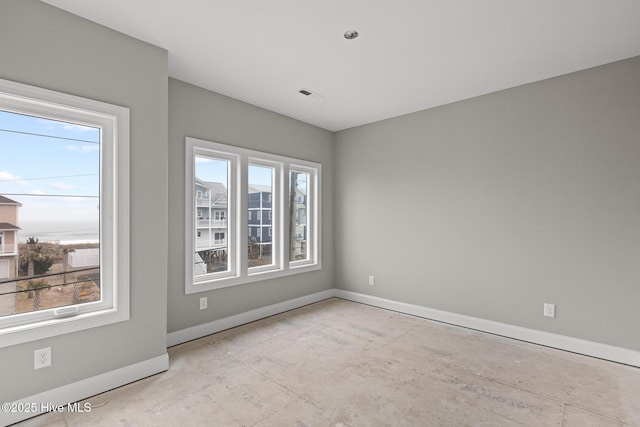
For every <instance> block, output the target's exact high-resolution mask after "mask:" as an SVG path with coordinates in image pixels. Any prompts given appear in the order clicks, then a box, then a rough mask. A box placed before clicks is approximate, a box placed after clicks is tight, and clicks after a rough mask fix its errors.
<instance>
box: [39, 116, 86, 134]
mask: <svg viewBox="0 0 640 427" xmlns="http://www.w3.org/2000/svg"><path fill="white" fill-rule="evenodd" d="M38 122H39V123H41V124H44V125H45V127H46V129H64V130H68V131H73V132H79V133H84V132H91V131H96V128H93V127H90V126H83V125H77V124H75V123H65V122H59V121H56V120H49V119H38Z"/></svg>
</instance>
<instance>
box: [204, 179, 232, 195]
mask: <svg viewBox="0 0 640 427" xmlns="http://www.w3.org/2000/svg"><path fill="white" fill-rule="evenodd" d="M205 184H207V185H208V186H209V188H211V190H212V191H213V193H214V194H227V187H225V186H224V184H222V183H221V182H210V181H205Z"/></svg>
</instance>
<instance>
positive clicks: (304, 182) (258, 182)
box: [185, 138, 321, 293]
mask: <svg viewBox="0 0 640 427" xmlns="http://www.w3.org/2000/svg"><path fill="white" fill-rule="evenodd" d="M186 160H187V162H186V201H185V206H186V219H187V220H186V229H185V232H186V248H187V249H186V265H187V269H186V270H187V271H186V285H185V291H186V293H194V292H199V291H205V290H210V289H217V288H221V287H226V286H232V285H236V284H241V283H248V282H252V281H257V280H264V279H268V278H273V277H278V276H283V275H288V274H295V273H302V272H306V271H312V270H316V269H319V268H320V239H319V236H320V221H319V218H320V217H319V209H320V181H321V177H320V173H321V167H320V165H319V164H317V163H313V162H308V161H303V160H297V159H292V158H288V157H283V156H277V155H273V154H269V153H262V152H258V151H253V150H247V149H242V148H238V147H233V146H229V145H224V144H219V143H215V142H211V141H204V140H200V139H195V138H187V139H186ZM206 192H209V194H211V197H209V198H208V199H205V198H204V197H203V195H204V194H206Z"/></svg>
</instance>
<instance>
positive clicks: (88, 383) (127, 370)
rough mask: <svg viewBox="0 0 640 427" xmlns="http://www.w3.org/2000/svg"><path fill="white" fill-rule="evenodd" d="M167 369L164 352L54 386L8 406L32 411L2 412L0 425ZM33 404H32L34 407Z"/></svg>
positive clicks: (167, 358)
mask: <svg viewBox="0 0 640 427" xmlns="http://www.w3.org/2000/svg"><path fill="white" fill-rule="evenodd" d="M167 369H169V355H168V354H167V353H165V354H163V355H161V356H158V357H154V358H153V359H148V360H144V361H142V362H138V363H135V364H133V365H129V366H125V367H123V368H119V369H115V370H113V371H109V372H105V373H103V374H100V375H96V376H93V377H90V378H85V379H83V380H80V381H76V382H74V383H71V384H66V385H63V386H60V387H56V388H54V389H51V390H47V391H44V392H42V393H38V394H35V395H33V396H29V397H26V398H24V399H20V400H16V401H15V402H12V404H17V405H16V406H17V407H23V406H28V407H29V408H30V409H35V411H33V412H4V411H3V412H2V413H0V424H1V425H9V424H13V423H17V422H19V421H24V420H26V419H27V418H31V417H34V416H36V415H39V414H41V413H43V412H46V410H42V408H43V407H44V408H46V407H47V405H52V406H56V407H57V406H60V405H67V404H69V403H74V402H77V401H79V400H83V399H86V398H88V397H90V396H94V395H96V394H99V393H103V392H105V391H108V390H111V389H114V388H116V387H120V386H123V385H125V384H129V383H130V382H133V381H137V380H140V379H142V378H146V377H148V376H151V375H154V374H157V373H159V372H164V371H166V370H167ZM34 403H35V405H34Z"/></svg>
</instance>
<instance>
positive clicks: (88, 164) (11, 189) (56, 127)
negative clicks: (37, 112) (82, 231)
mask: <svg viewBox="0 0 640 427" xmlns="http://www.w3.org/2000/svg"><path fill="white" fill-rule="evenodd" d="M33 134H37V135H33ZM40 135H46V136H40ZM99 141H100V130H99V129H97V128H91V127H86V126H80V125H77V124H70V123H64V122H58V121H53V120H48V119H43V118H38V117H31V116H26V115H21V114H14V113H9V112H6V111H1V110H0V194H2V195H5V196H6V197H9V198H10V199H13V200H16V201H18V202H20V203H22V207H21V208H20V210H19V218H20V222H21V223H22V224H18V225H19V226H23V225H24V224H25V223H34V222H39V223H42V222H50V223H58V224H59V223H83V224H84V225H83V227H85V228H86V224H87V223H95V224H96V225H97V224H98V220H99V210H98V204H99V198H98V196H99V192H100V176H99V165H100V145H99ZM18 194H25V195H18ZM73 196H88V197H73Z"/></svg>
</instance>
